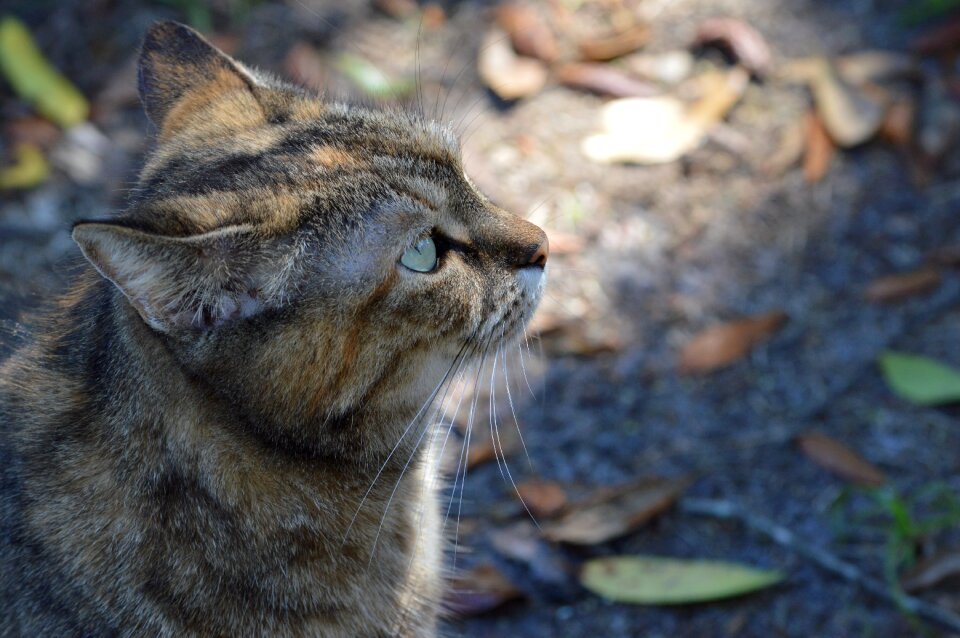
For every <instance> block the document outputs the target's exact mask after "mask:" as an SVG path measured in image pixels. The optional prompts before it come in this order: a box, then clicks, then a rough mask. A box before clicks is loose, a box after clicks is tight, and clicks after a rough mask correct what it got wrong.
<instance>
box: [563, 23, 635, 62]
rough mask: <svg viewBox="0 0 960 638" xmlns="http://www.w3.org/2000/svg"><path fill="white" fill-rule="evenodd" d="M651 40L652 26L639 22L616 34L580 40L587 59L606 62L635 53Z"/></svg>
mask: <svg viewBox="0 0 960 638" xmlns="http://www.w3.org/2000/svg"><path fill="white" fill-rule="evenodd" d="M649 41H650V27H648V26H647V25H645V24H637V25H634V26H632V27H630V28H629V29H626V30H624V31H621V32H620V33H616V34H614V35H609V36H604V37H601V38H590V39H584V40H580V42H579V44H578V45H577V46H578V48H579V49H580V54H581V55H583V57H584V58H586V59H587V60H593V61H595V62H606V61H607V60H613V59H614V58H619V57H620V56H623V55H626V54H628V53H633V52H634V51H636V50H637V49H639V48H641V47H643V46H644V45H645V44H646V43H647V42H649Z"/></svg>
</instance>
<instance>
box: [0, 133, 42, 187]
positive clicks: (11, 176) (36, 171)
mask: <svg viewBox="0 0 960 638" xmlns="http://www.w3.org/2000/svg"><path fill="white" fill-rule="evenodd" d="M13 158H14V159H13V164H10V165H9V166H4V167H2V168H0V190H20V189H27V188H33V187H35V186H39V185H40V184H42V183H43V181H44V180H46V179H47V176H48V175H49V174H50V167H49V165H48V164H47V158H46V157H44V155H43V151H41V150H40V149H39V148H38V147H37V146H35V145H33V144H27V143H21V144H17V146H16V147H14V149H13Z"/></svg>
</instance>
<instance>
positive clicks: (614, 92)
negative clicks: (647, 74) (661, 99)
mask: <svg viewBox="0 0 960 638" xmlns="http://www.w3.org/2000/svg"><path fill="white" fill-rule="evenodd" d="M556 74H557V81H558V82H560V84H563V85H564V86H569V87H572V88H575V89H583V90H586V91H592V92H593V93H599V94H600V95H610V96H612V97H621V98H622V97H649V96H652V95H657V94H658V93H660V92H661V91H660V89H659V88H658V87H657V86H655V85H653V84H650V83H649V82H645V81H644V80H639V79H637V78H635V77H631V76H630V75H628V74H626V73H624V72H623V71H621V70H619V69H617V68H614V67H611V66H608V65H606V64H595V63H582V62H581V63H576V64H564V65H562V66H560V67H558V68H557V70H556Z"/></svg>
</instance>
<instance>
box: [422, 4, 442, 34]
mask: <svg viewBox="0 0 960 638" xmlns="http://www.w3.org/2000/svg"><path fill="white" fill-rule="evenodd" d="M422 20H423V28H424V29H426V30H427V31H436V30H437V29H439V28H440V27H442V26H443V25H445V24H446V23H447V12H446V11H444V9H443V7H442V6H440V5H439V4H436V3H434V2H431V3H429V4H427V5H424V7H423V17H422Z"/></svg>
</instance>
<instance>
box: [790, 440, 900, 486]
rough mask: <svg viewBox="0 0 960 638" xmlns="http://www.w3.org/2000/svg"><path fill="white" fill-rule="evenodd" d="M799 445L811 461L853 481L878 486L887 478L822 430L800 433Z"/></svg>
mask: <svg viewBox="0 0 960 638" xmlns="http://www.w3.org/2000/svg"><path fill="white" fill-rule="evenodd" d="M797 445H799V446H800V449H801V450H803V453H804V454H806V455H807V457H808V458H809V459H810V460H811V461H813V462H814V463H816V464H817V465H819V466H820V467H822V468H824V469H826V470H829V471H830V472H833V473H834V474H837V475H838V476H841V477H843V478H844V479H846V480H848V481H851V482H853V483H857V484H859V485H867V486H870V487H877V486H879V485H883V484H884V483H885V482H886V480H887V479H886V477H885V476H884V475H883V473H882V472H881V471H880V470H878V469H877V468H876V467H874V466H873V465H871V464H870V463H869V462H868V461H866V460H864V459H863V458H862V457H860V455H858V454H857V453H855V452H853V451H852V450H851V449H850V448H848V447H847V446H845V445H844V444H842V443H840V442H839V441H837V440H836V439H834V438H831V437H829V436H827V435H826V434H823V433H821V432H806V433H804V434H801V435H799V436H798V437H797Z"/></svg>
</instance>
